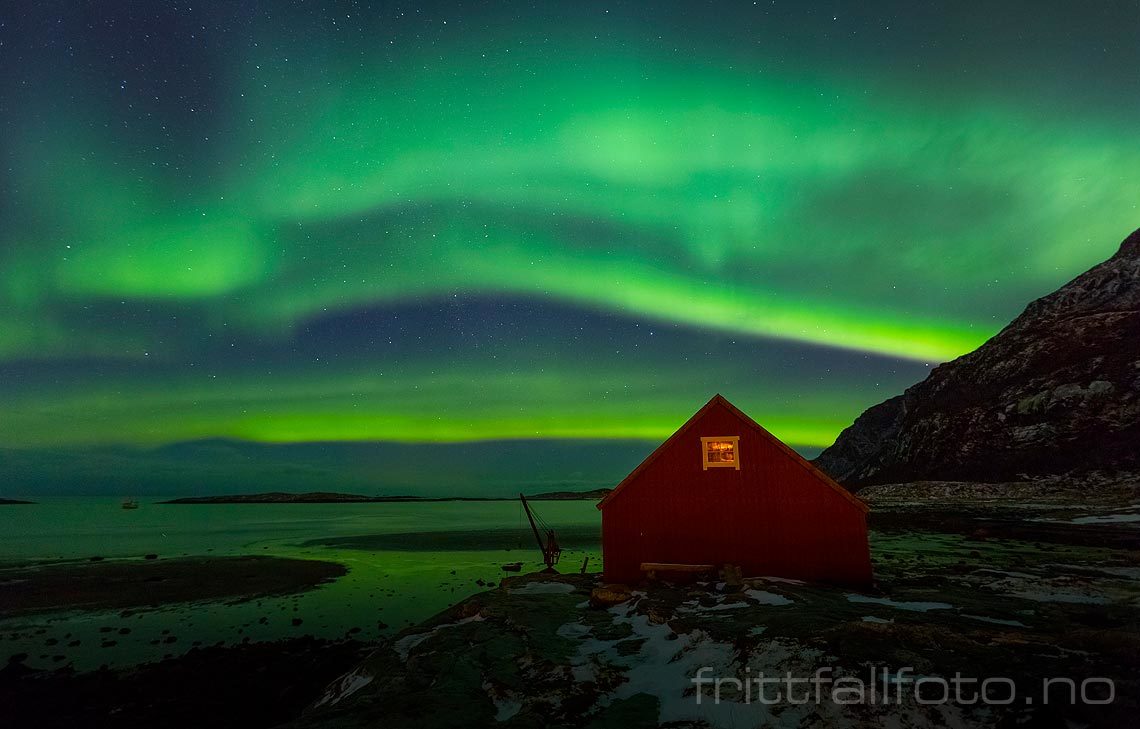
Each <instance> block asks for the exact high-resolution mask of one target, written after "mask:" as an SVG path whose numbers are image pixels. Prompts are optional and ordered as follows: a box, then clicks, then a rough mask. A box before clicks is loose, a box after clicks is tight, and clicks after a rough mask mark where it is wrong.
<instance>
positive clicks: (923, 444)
mask: <svg viewBox="0 0 1140 729" xmlns="http://www.w3.org/2000/svg"><path fill="white" fill-rule="evenodd" d="M815 463H816V465H818V466H820V467H821V468H823V469H824V470H825V471H827V472H828V473H829V474H831V475H832V476H833V477H834V478H835V479H836V480H838V481H840V482H841V483H843V484H844V485H846V486H847V487H848V488H851V489H853V490H857V489H858V488H859V487H861V486H864V485H869V484H877V483H892V482H905V481H922V480H970V481H1004V480H1017V479H1026V478H1034V477H1038V476H1045V475H1054V474H1061V473H1082V472H1091V471H1101V472H1121V471H1136V470H1140V230H1137V231H1136V232H1134V233H1132V235H1130V236H1128V238H1127V239H1125V241H1124V242H1123V243H1122V244H1121V246H1120V250H1119V251H1118V252H1117V253H1116V255H1114V256H1113V257H1112V258H1110V259H1109V260H1107V261H1105V262H1104V263H1102V264H1100V265H1098V266H1096V267H1094V268H1092V269H1090V270H1089V271H1087V272H1085V273H1084V274H1082V275H1080V276H1078V277H1077V278H1076V279H1074V280H1073V281H1071V282H1069V283H1068V284H1066V285H1065V286H1063V287H1062V288H1060V289H1059V290H1057V291H1055V292H1054V293H1052V294H1049V295H1048V296H1045V297H1043V298H1041V299H1038V300H1037V301H1034V302H1033V303H1031V304H1030V305H1029V306H1028V307H1026V309H1025V311H1024V312H1023V313H1022V314H1021V315H1020V316H1019V317H1017V318H1016V319H1015V320H1014V321H1013V322H1011V323H1010V324H1009V325H1008V326H1007V327H1005V329H1003V330H1002V331H1001V332H999V333H998V334H997V335H995V336H994V337H993V338H992V339H990V340H989V341H988V342H986V343H985V344H984V345H982V346H981V347H979V348H978V349H977V350H975V351H973V352H971V353H970V354H967V355H964V356H962V357H959V358H958V359H956V360H954V361H953V362H948V363H946V364H943V365H941V366H939V367H937V368H936V369H934V370H933V371H932V372H931V373H930V376H929V377H927V378H926V379H925V380H924V381H922V382H920V383H918V384H917V385H914V386H913V387H911V388H909V389H907V390H906V392H904V393H903V394H902V395H898V396H896V397H893V398H891V399H889V400H887V401H885V402H882V403H880V404H878V405H876V406H875V407H873V408H870V409H869V410H867V411H866V412H865V413H863V414H862V415H861V416H859V418H858V419H856V421H855V422H854V423H853V424H852V425H851V426H850V427H849V428H847V429H846V430H844V431H843V432H842V433H841V434H840V436H839V438H838V439H837V440H836V441H835V444H834V445H832V446H831V447H830V448H828V449H826V450H825V451H824V452H823V453H821V454H820V455H819V457H818V458H817V459H816V460H815Z"/></svg>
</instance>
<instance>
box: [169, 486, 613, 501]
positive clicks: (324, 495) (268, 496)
mask: <svg viewBox="0 0 1140 729" xmlns="http://www.w3.org/2000/svg"><path fill="white" fill-rule="evenodd" d="M609 492H610V489H605V488H603V489H593V490H591V491H549V492H546V493H541V494H534V495H527V498H528V499H530V500H532V501H596V500H599V499H601V498H603V497H605V495H606V494H608V493H609ZM515 498H516V497H506V496H485V497H483V496H436V497H428V496H406V495H402V496H364V495H362V494H344V493H337V492H331V491H310V492H306V493H289V492H284V491H271V492H267V493H260V494H229V495H224V496H186V497H182V498H177V499H169V500H167V501H158V502H155V503H159V504H372V503H377V504H380V503H389V504H391V503H416V504H430V503H436V502H444V501H514V500H515Z"/></svg>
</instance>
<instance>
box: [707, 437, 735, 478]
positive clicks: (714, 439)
mask: <svg viewBox="0 0 1140 729" xmlns="http://www.w3.org/2000/svg"><path fill="white" fill-rule="evenodd" d="M725 441H728V442H731V443H732V462H731V463H725V462H723V461H720V462H716V461H709V446H708V444H709V443H714V442H715V443H723V442H725ZM701 466H702V468H701V470H703V471H707V470H709V469H710V468H734V469H735V470H737V471H739V470H740V436H739V435H705V436H701Z"/></svg>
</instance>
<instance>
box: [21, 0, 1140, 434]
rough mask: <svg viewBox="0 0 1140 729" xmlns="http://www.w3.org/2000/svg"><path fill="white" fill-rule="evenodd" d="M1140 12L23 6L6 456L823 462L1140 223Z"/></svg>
mask: <svg viewBox="0 0 1140 729" xmlns="http://www.w3.org/2000/svg"><path fill="white" fill-rule="evenodd" d="M1137 68H1140V6H1138V5H1137V4H1136V3H1135V1H1134V0H1123V1H1119V2H1113V1H1111V0H1108V1H1106V2H1097V3H1094V4H1093V5H1092V6H1090V7H1078V4H1075V3H1070V2H1061V3H1057V2H1037V1H1034V2H1029V1H1022V0H1011V1H1009V2H1004V1H1003V2H998V3H994V2H974V1H970V0H962V1H956V2H913V1H908V2H858V3H854V2H837V1H832V2H816V3H808V2H791V1H790V0H780V1H778V2H770V1H762V2H714V3H709V2H685V3H677V2H665V3H636V2H611V3H589V2H582V3H553V2H552V3H494V2H490V3H482V2H472V3H372V4H369V3H362V2H332V1H329V2H312V1H310V2H284V1H282V2H269V1H264V2H230V1H227V2H221V1H216V2H210V1H203V2H192V3H190V2H117V1H107V0H102V1H99V2H93V1H81V0H56V1H51V0H47V1H39V2H31V1H29V0H8V2H5V3H4V9H3V10H2V11H0V442H2V443H3V444H4V445H5V447H8V448H15V449H35V448H61V447H87V446H106V445H127V446H135V447H139V446H142V447H153V446H161V445H164V444H170V443H176V442H181V441H187V440H197V439H211V438H232V439H246V440H251V441H258V442H263V443H296V442H309V441H318V442H322V441H373V440H375V441H397V442H406V443H435V442H448V443H451V442H467V441H494V440H503V439H549V440H559V439H635V440H637V439H641V440H647V441H648V440H660V439H662V438H664V437H665V436H667V435H668V434H669V433H670V432H672V430H674V429H675V428H676V427H677V426H678V425H680V423H681V422H683V421H684V420H685V419H686V418H687V417H688V416H689V415H690V414H691V413H692V411H694V410H695V409H696V408H697V407H699V406H700V405H701V404H703V403H704V402H705V401H706V400H707V399H708V398H709V397H710V396H711V395H712V394H713V393H715V392H721V393H723V394H725V395H726V396H727V397H728V398H729V399H731V400H732V401H733V402H735V403H736V404H737V405H738V406H740V407H741V408H742V409H744V410H746V411H747V412H749V413H750V414H751V415H753V416H754V417H755V418H756V419H757V420H759V421H760V422H761V423H762V424H764V425H766V426H767V427H768V428H769V429H770V430H772V431H773V432H774V433H775V434H776V435H778V436H780V437H782V438H783V439H784V440H786V441H787V442H789V443H790V444H792V445H794V446H797V447H800V448H802V449H805V451H810V450H811V449H818V448H819V447H822V446H826V445H827V444H829V443H830V442H831V441H832V440H833V439H834V438H835V436H836V435H837V434H838V432H839V431H840V430H841V429H842V428H843V427H845V426H846V425H848V424H849V423H850V422H851V420H852V419H853V418H854V417H855V416H857V415H858V414H859V413H860V412H861V411H862V410H863V409H865V408H866V407H868V406H870V405H872V404H874V403H876V402H879V401H881V400H882V399H884V398H886V397H889V396H891V395H894V394H896V393H898V392H900V391H901V390H902V389H903V388H905V387H906V386H908V385H910V384H912V383H914V382H916V381H918V380H920V379H922V378H923V377H925V375H926V373H927V372H928V371H929V368H930V367H932V366H934V365H936V364H937V363H939V362H943V361H946V360H949V359H952V358H954V357H956V356H958V355H960V354H963V353H965V352H968V351H970V350H971V349H973V348H974V347H976V346H977V345H979V344H980V343H982V342H983V341H985V339H987V338H988V337H989V336H991V335H992V334H994V333H995V332H996V331H998V330H999V329H1000V328H1001V327H1002V326H1004V325H1005V324H1006V323H1007V322H1008V321H1009V320H1010V319H1011V318H1013V317H1014V316H1016V315H1017V314H1018V313H1019V312H1020V310H1021V309H1022V308H1023V307H1024V306H1025V304H1026V303H1028V302H1029V301H1030V300H1032V299H1034V298H1036V297H1038V296H1041V295H1043V294H1045V293H1048V292H1049V291H1051V290H1053V289H1055V288H1056V287H1057V286H1058V285H1060V284H1062V283H1063V282H1065V281H1067V280H1068V279H1070V278H1072V277H1073V276H1075V275H1076V274H1078V273H1080V272H1081V271H1083V270H1085V269H1086V268H1088V267H1090V266H1091V265H1094V264H1095V263H1097V262H1099V261H1100V260H1102V259H1104V258H1106V257H1108V256H1109V255H1111V253H1112V252H1113V251H1115V249H1116V247H1117V246H1118V244H1119V241H1120V240H1121V239H1122V238H1123V237H1124V236H1125V235H1126V234H1127V233H1128V232H1129V231H1131V230H1132V229H1134V228H1135V227H1136V226H1137V224H1138V223H1140V209H1138V205H1140V137H1138V136H1137V134H1136V130H1137V128H1138V122H1140V74H1138V73H1137V71H1136V69H1137Z"/></svg>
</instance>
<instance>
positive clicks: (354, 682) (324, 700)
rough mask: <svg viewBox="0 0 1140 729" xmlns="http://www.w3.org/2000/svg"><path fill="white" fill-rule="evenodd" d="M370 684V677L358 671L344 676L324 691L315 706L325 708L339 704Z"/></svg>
mask: <svg viewBox="0 0 1140 729" xmlns="http://www.w3.org/2000/svg"><path fill="white" fill-rule="evenodd" d="M370 683H372V676H370V675H366V674H364V673H361V672H360V670H359V669H358V670H356V671H353V672H352V673H348V674H345V675H344V676H341V677H340V678H339V679H337V681H336V683H334V684H333V685H332V686H330V687H329V689H328V690H327V691H325V695H324V696H322V697H321V700H320V701H318V702H317V703H316V705H317V706H325V705H326V704H327V705H329V706H331V705H333V704H336V703H339V702H341V701H343V700H344V699H346V698H348V697H349V696H352V695H353V694H354V693H356V692H357V691H359V690H360V689H362V688H364V687H365V686H367V685H368V684H370Z"/></svg>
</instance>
